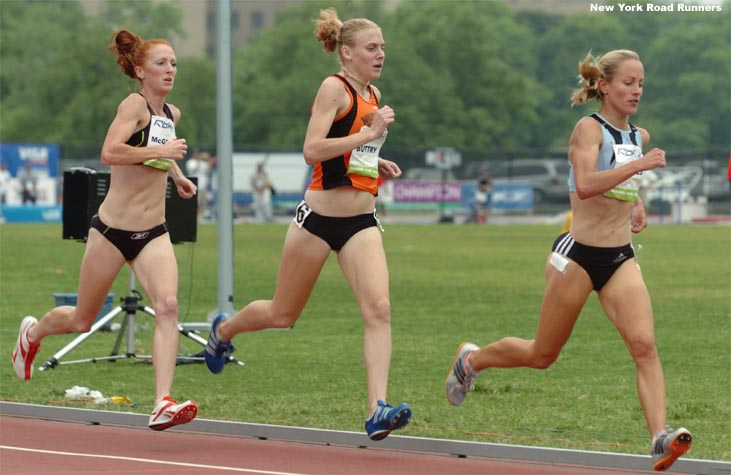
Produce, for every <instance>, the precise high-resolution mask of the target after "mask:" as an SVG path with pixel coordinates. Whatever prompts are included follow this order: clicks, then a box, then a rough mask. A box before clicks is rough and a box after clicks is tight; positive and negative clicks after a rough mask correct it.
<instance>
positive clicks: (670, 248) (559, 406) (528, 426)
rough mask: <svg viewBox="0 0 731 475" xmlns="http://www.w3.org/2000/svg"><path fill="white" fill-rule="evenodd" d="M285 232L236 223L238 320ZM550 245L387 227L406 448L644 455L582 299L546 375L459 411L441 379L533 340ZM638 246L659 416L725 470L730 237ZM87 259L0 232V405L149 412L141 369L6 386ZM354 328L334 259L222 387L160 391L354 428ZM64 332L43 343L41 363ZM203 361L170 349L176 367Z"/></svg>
mask: <svg viewBox="0 0 731 475" xmlns="http://www.w3.org/2000/svg"><path fill="white" fill-rule="evenodd" d="M216 231H217V229H216V227H215V226H214V225H202V226H200V227H199V229H198V242H197V243H195V244H190V243H186V244H181V245H178V246H176V252H177V254H178V260H179V264H180V293H179V300H180V310H181V321H185V322H202V321H205V320H206V315H207V314H208V313H209V312H210V311H211V310H213V309H214V308H216V306H217V305H216V304H217V254H216V245H217V237H216ZM284 233H285V226H284V225H281V224H273V225H250V224H249V225H246V224H244V225H236V226H235V228H234V235H235V251H234V254H235V255H234V258H235V263H234V264H235V275H234V287H235V302H234V304H235V306H236V307H237V308H240V307H242V306H243V305H245V304H246V303H248V302H249V301H250V300H252V299H255V298H269V297H270V296H271V295H272V291H273V285H274V280H275V276H276V272H277V267H278V264H279V256H280V251H281V245H282V240H283V237H284ZM557 233H558V229H557V228H555V227H553V226H543V225H536V226H530V225H497V226H453V225H436V224H435V225H406V224H402V225H390V226H387V227H386V232H385V234H384V236H383V237H384V242H385V246H386V252H387V255H388V259H389V266H390V273H391V276H390V277H391V293H392V298H391V300H392V311H393V360H392V367H391V378H390V386H389V400H390V401H392V402H394V403H398V402H400V401H408V402H409V403H410V404H411V405H412V406H413V409H414V417H413V420H412V423H411V425H409V427H408V428H407V429H406V430H405V431H403V432H401V433H402V434H403V435H408V436H416V437H419V436H423V437H434V438H445V439H459V440H472V441H480V442H491V443H506V444H519V445H530V446H544V447H561V448H572V449H579V450H597V451H609V452H616V453H632V454H643V455H644V454H647V453H648V450H649V435H648V434H647V433H646V427H645V422H644V419H643V415H642V411H641V409H640V406H639V403H638V400H637V395H636V389H635V376H634V365H633V362H632V360H631V358H630V357H629V355H628V353H627V351H626V349H625V348H624V345H623V343H622V341H621V339H620V337H619V335H618V334H617V332H616V331H615V330H614V328H613V327H612V326H611V324H610V323H609V322H608V320H607V319H606V318H605V317H604V315H603V313H602V311H601V308H600V306H599V304H598V301H597V299H596V297H595V296H592V297H591V298H590V299H589V302H588V304H587V305H586V307H585V309H584V312H583V313H582V316H581V318H580V319H579V322H578V324H577V326H576V328H575V330H574V334H573V336H572V338H571V339H570V341H569V343H568V344H567V345H566V347H565V349H564V351H563V353H562V355H561V357H560V358H559V360H558V361H557V362H556V363H555V364H554V365H553V366H552V367H551V368H549V369H548V370H546V371H537V370H530V369H511V370H491V371H486V372H484V373H483V374H482V375H481V376H480V378H479V379H478V380H477V384H476V389H475V391H474V392H473V393H470V394H469V396H468V397H467V400H466V401H465V403H464V404H463V406H461V407H460V408H453V407H452V406H450V405H449V404H448V403H447V401H446V399H445V397H444V394H443V393H444V390H443V384H444V378H445V376H446V373H447V371H448V369H449V366H450V364H451V362H452V358H453V355H454V351H455V349H456V347H457V345H458V344H459V343H460V342H461V341H463V340H471V341H474V342H477V343H479V344H482V345H484V344H487V343H488V342H491V341H493V340H496V339H498V338H500V337H502V336H506V335H514V336H521V337H528V338H530V337H532V335H533V334H534V331H535V324H536V319H537V312H538V308H539V305H540V300H541V296H542V293H543V285H544V282H543V267H544V262H545V258H546V256H547V255H548V251H549V248H550V245H551V243H552V242H553V239H554V238H555V237H556V235H557ZM635 244H642V245H643V251H642V252H641V254H640V256H639V260H640V264H641V266H642V269H643V272H644V275H645V279H646V281H647V284H648V287H649V289H650V293H651V295H652V297H653V306H654V312H655V319H656V337H657V342H658V348H659V352H660V356H661V359H662V362H663V367H664V371H665V379H666V384H667V398H668V420H669V422H670V423H671V424H674V425H676V426H677V425H683V426H685V427H687V428H688V429H690V430H691V431H692V432H693V435H694V446H693V449H692V451H691V452H690V453H689V454H688V456H689V457H690V458H696V459H708V460H726V461H728V460H731V228H729V227H728V226H715V225H654V226H651V227H650V228H648V229H647V230H645V231H644V232H643V233H641V234H640V235H639V236H637V237H636V239H635ZM83 250H84V246H83V244H80V243H77V242H71V241H64V240H62V239H61V226H60V225H9V224H5V225H2V226H0V259H1V260H0V316H1V317H0V348H2V351H1V352H0V353H1V354H2V358H4V359H5V364H2V365H0V377H1V378H2V379H1V382H0V396H1V397H2V398H3V399H4V400H6V401H15V402H26V403H35V404H47V405H64V406H73V407H87V406H88V407H94V408H96V407H98V408H101V409H105V410H120V411H133V412H139V413H149V412H150V411H151V410H152V403H153V375H152V367H151V366H150V365H149V364H147V363H146V362H143V361H135V360H131V359H128V360H122V361H117V362H114V363H111V362H99V363H96V364H92V363H84V364H73V365H61V366H59V367H57V368H56V369H54V370H51V371H45V372H39V371H36V372H35V375H34V378H33V380H31V381H29V382H21V381H19V380H18V379H17V378H16V377H15V376H14V374H13V371H12V368H11V365H10V356H11V352H12V347H13V345H14V342H15V339H16V335H17V330H18V324H19V322H20V320H21V319H22V317H23V316H24V315H26V314H33V315H42V314H43V313H45V312H46V311H47V310H49V309H50V308H51V307H52V306H53V304H54V299H53V293H54V292H76V290H77V289H76V286H77V280H78V269H79V264H80V262H81V256H82V253H83ZM102 265H103V263H102ZM128 287H129V273H128V270H126V269H125V270H123V272H122V273H121V274H120V276H119V278H118V279H117V281H116V282H115V286H114V288H113V289H112V291H113V292H115V293H116V295H117V297H119V296H123V295H126V294H127V293H128ZM145 303H146V302H145ZM119 320H120V322H121V317H119ZM137 322H138V328H137V332H136V335H135V336H136V341H135V347H136V348H137V351H138V354H149V352H150V335H151V329H152V326H153V321H152V319H151V318H150V317H148V316H146V315H140V316H138V317H137ZM362 332H363V325H362V322H361V319H360V315H359V313H358V309H357V306H356V304H355V301H354V298H353V296H352V293H351V292H350V289H349V288H348V286H347V284H346V282H345V279H344V278H343V277H342V275H341V274H340V270H339V268H338V266H337V262H336V260H335V259H334V256H331V259H330V261H329V262H328V263H327V265H326V266H325V269H324V271H323V273H322V275H321V277H320V280H319V282H318V284H317V286H316V288H315V291H314V294H313V296H312V299H311V300H310V303H309V304H308V306H307V307H306V309H305V311H304V313H303V315H302V317H301V318H300V320H299V321H298V322H297V324H296V325H295V327H294V329H293V330H290V331H264V332H259V333H256V334H250V335H239V336H238V337H237V338H236V339H235V341H234V343H235V344H236V345H237V348H238V350H237V351H236V353H235V356H237V357H238V358H240V359H241V360H242V361H244V362H245V366H243V367H240V366H234V365H227V366H226V369H225V370H224V372H223V373H222V374H220V375H217V376H214V375H211V374H209V373H208V371H207V370H206V368H205V366H204V365H202V364H191V365H181V366H179V367H178V369H177V372H176V380H175V386H174V390H173V396H174V397H177V398H179V399H186V398H191V399H195V400H196V401H197V402H198V403H199V405H200V413H199V416H200V417H202V418H206V419H222V420H234V421H245V422H254V423H267V424H278V425H293V426H306V427H315V428H323V429H337V430H348V431H362V430H363V421H364V419H365V416H366V409H367V404H366V388H365V374H364V369H363V365H362V359H361V350H362ZM75 336H76V335H75V334H68V335H62V336H55V337H50V338H48V339H46V340H45V341H44V342H43V346H42V348H41V350H40V354H39V356H38V359H37V364H36V367H38V366H39V365H40V364H42V363H43V362H45V361H47V359H48V358H50V357H51V355H53V354H55V353H56V352H57V351H58V350H60V349H61V348H62V347H64V346H65V345H66V344H67V343H68V342H70V341H71V340H73V338H74V337H75ZM116 336H117V335H116V334H115V333H104V332H100V333H97V334H95V335H93V336H92V337H91V338H89V339H88V340H87V341H86V342H84V343H83V344H82V345H80V346H79V347H78V348H76V349H74V350H73V351H72V352H71V353H69V354H68V355H66V356H65V357H64V358H63V359H62V362H63V361H71V360H75V359H80V358H89V357H94V356H106V355H108V354H109V353H110V352H111V350H112V348H113V346H114V343H115V340H116ZM202 336H203V337H206V336H207V335H205V334H204V335H202ZM201 350H202V347H201V346H200V345H199V344H198V343H196V342H194V341H192V340H190V339H187V338H185V337H183V338H181V349H180V352H181V354H193V353H197V352H199V351H201ZM74 385H79V386H87V387H89V388H91V389H93V390H98V391H101V392H102V393H103V394H104V395H105V396H107V397H110V396H127V397H128V398H129V399H131V400H132V401H134V403H135V405H134V406H131V407H130V406H115V405H114V404H107V405H103V406H97V405H93V404H89V403H80V402H72V401H66V400H64V391H65V390H66V389H69V388H71V387H72V386H74Z"/></svg>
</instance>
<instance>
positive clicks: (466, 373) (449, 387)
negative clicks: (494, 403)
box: [445, 342, 480, 406]
mask: <svg viewBox="0 0 731 475" xmlns="http://www.w3.org/2000/svg"><path fill="white" fill-rule="evenodd" d="M479 349H480V347H479V346H477V345H475V344H474V343H467V342H465V343H462V344H461V345H459V348H457V354H456V355H455V357H454V362H453V363H452V368H451V369H450V370H449V374H447V381H446V382H445V389H446V391H447V400H448V401H449V403H450V404H451V405H453V406H459V405H460V404H462V401H464V398H465V396H466V395H467V392H468V391H470V390H471V389H472V384H473V383H474V381H475V378H476V377H477V374H476V373H474V372H472V371H471V370H469V369H468V368H467V356H468V355H469V354H470V353H472V352H474V351H477V350H479Z"/></svg>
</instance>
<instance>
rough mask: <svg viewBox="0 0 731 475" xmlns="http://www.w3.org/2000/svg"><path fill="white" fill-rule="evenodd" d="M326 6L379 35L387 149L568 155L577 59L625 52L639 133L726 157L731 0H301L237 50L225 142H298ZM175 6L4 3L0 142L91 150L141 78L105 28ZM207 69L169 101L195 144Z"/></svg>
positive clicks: (167, 26)
mask: <svg viewBox="0 0 731 475" xmlns="http://www.w3.org/2000/svg"><path fill="white" fill-rule="evenodd" d="M234 1H236V0H234ZM536 1H539V0H536ZM330 6H334V7H335V8H337V10H338V13H339V15H340V17H341V18H342V19H348V18H352V17H360V16H365V17H368V18H370V19H372V20H374V21H376V22H377V23H378V24H379V25H380V26H381V27H382V29H383V34H384V38H385V40H386V62H385V68H384V71H383V74H382V76H381V78H380V79H379V80H378V81H377V83H376V84H377V86H378V87H379V88H380V89H381V91H382V93H383V98H382V102H383V103H385V104H389V105H390V106H391V107H393V108H394V110H395V111H396V115H397V120H396V122H395V123H394V125H393V126H392V127H391V128H390V130H389V137H388V144H387V145H388V146H389V147H392V148H393V150H401V151H406V150H409V151H420V152H419V153H420V154H421V153H422V152H423V150H424V149H429V148H434V147H442V146H450V147H455V148H457V149H460V150H465V151H467V152H468V154H472V155H482V156H490V155H491V154H494V153H496V152H498V151H499V152H501V153H503V152H505V151H520V150H538V151H548V150H556V149H561V148H565V147H566V144H567V141H568V137H569V135H570V134H571V130H572V128H573V125H574V123H575V122H576V120H577V119H578V118H579V117H580V116H581V115H584V114H587V113H589V112H591V111H592V110H594V109H595V108H596V106H588V107H587V106H584V107H578V108H571V107H570V104H569V96H570V94H571V91H572V90H573V89H574V88H575V87H576V85H577V74H578V70H577V65H578V62H579V60H581V59H582V58H583V57H584V56H585V55H586V54H587V53H588V52H589V51H591V52H592V53H593V54H595V55H599V54H602V53H604V52H606V51H608V50H611V49H617V48H627V49H633V50H635V51H637V52H638V53H639V54H640V56H641V58H642V61H643V63H644V65H645V76H646V81H645V88H644V95H643V98H642V105H641V106H640V109H639V112H638V114H637V115H636V116H635V117H633V122H634V123H636V124H638V125H640V126H642V127H645V128H647V129H648V130H649V131H650V133H651V135H652V144H653V145H655V146H658V147H661V148H664V149H666V150H668V152H669V153H672V152H673V151H675V152H696V151H701V152H702V153H703V154H704V155H706V156H707V155H709V154H710V155H714V156H715V157H716V158H718V157H720V158H723V157H728V153H729V146H730V144H731V2H729V1H728V0H727V1H725V2H724V3H723V4H722V5H721V6H722V11H721V12H687V13H681V12H677V11H676V12H673V13H669V12H668V13H648V12H644V13H635V14H629V13H627V12H619V10H618V9H615V12H613V13H596V12H594V13H592V12H590V11H589V7H588V2H587V8H586V11H579V12H575V13H571V14H568V15H559V14H554V13H551V12H542V11H540V12H539V11H514V10H513V9H512V8H511V7H510V6H509V5H508V4H507V3H505V2H504V1H502V0H418V1H417V0H405V1H403V2H401V3H399V4H398V5H397V6H396V8H393V9H388V8H386V5H385V2H383V1H381V0H365V1H348V0H330V1H326V2H323V1H314V0H305V1H303V2H301V3H298V4H296V5H293V6H292V7H290V8H289V9H287V10H285V11H283V12H282V13H281V14H280V15H279V17H278V19H277V23H276V25H275V26H273V27H272V28H269V29H266V30H263V31H262V32H260V34H259V35H258V37H257V38H256V39H255V40H254V41H252V42H251V43H250V44H248V45H247V46H246V47H241V48H238V49H236V50H235V51H234V52H233V57H232V61H233V65H232V67H233V96H234V97H233V102H234V104H233V116H234V124H233V140H234V148H235V150H241V151H244V150H262V149H271V150H281V151H294V150H300V149H301V147H302V143H303V141H304V133H305V129H306V126H307V121H308V119H309V111H310V106H311V101H312V99H313V98H314V95H315V93H316V91H317V89H318V87H319V85H320V82H321V81H322V79H323V78H324V76H326V75H328V74H331V73H334V72H336V71H337V70H338V64H337V59H336V57H335V55H333V54H329V55H328V54H325V53H324V52H322V50H321V47H320V45H319V44H318V43H317V42H316V41H315V39H314V36H313V30H314V23H313V20H314V19H315V18H316V17H317V15H318V13H319V10H320V9H322V8H327V7H330ZM184 7H185V3H179V4H178V3H175V2H169V3H158V2H155V3H151V2H148V1H135V2H115V1H111V2H108V3H107V4H106V6H105V8H103V9H101V13H100V14H98V15H96V16H86V15H85V14H84V12H83V10H82V8H81V7H80V5H79V4H78V3H77V2H71V1H66V2H51V1H48V2H46V1H34V2H30V1H22V0H10V1H7V0H6V1H3V2H2V8H1V9H0V103H1V105H2V107H0V141H3V142H53V143H59V144H61V145H62V156H64V157H66V156H69V155H72V154H73V152H71V150H89V151H91V152H89V153H90V154H91V155H90V156H95V154H96V153H97V152H98V149H99V148H100V147H101V142H102V141H103V140H104V136H105V134H106V129H107V127H108V125H109V123H110V121H111V119H112V118H113V116H114V114H115V112H116V106H117V105H118V103H119V102H120V100H121V99H122V98H123V97H124V96H125V95H126V94H128V93H129V92H131V91H134V90H135V87H136V84H135V81H133V80H130V79H129V78H126V77H125V76H124V75H123V74H121V73H120V71H119V68H118V66H117V64H116V63H115V62H114V57H113V55H112V54H111V53H110V52H109V50H108V44H109V41H110V38H111V35H112V33H113V32H114V31H115V30H116V29H118V28H122V27H124V28H127V29H130V30H132V31H134V32H135V33H138V34H140V35H141V36H142V37H143V38H158V37H163V38H166V37H171V35H173V34H177V35H183V36H184V35H185V31H183V29H182V27H181V24H182V16H183V12H182V10H181V9H182V8H184ZM215 75H216V64H215V59H209V58H200V57H180V56H179V57H178V76H177V79H176V85H175V89H174V91H173V92H172V93H171V94H170V96H169V100H170V102H172V103H174V104H175V105H177V106H178V107H179V108H180V109H181V110H182V112H183V117H182V121H181V123H180V124H179V126H178V135H179V136H181V137H184V138H186V139H187V140H188V142H189V144H190V145H191V147H193V148H204V149H210V150H215V142H216V129H215V122H216V104H215V102H216V91H215V87H216V80H215V79H216V78H215ZM64 150H65V151H66V152H64ZM384 150H385V149H384ZM75 153H81V152H75ZM422 156H423V155H422ZM69 158H87V157H69Z"/></svg>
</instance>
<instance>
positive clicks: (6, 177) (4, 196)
mask: <svg viewBox="0 0 731 475" xmlns="http://www.w3.org/2000/svg"><path fill="white" fill-rule="evenodd" d="M12 178H13V177H12V175H11V174H10V170H8V164H7V163H5V162H2V163H0V205H4V204H5V203H6V202H7V200H8V188H9V187H10V180H12Z"/></svg>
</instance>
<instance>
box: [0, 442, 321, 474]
mask: <svg viewBox="0 0 731 475" xmlns="http://www.w3.org/2000/svg"><path fill="white" fill-rule="evenodd" d="M0 449H5V450H16V451H20V452H34V453H42V454H53V455H66V456H69V457H87V458H100V459H109V460H126V461H129V462H143V463H154V464H160V465H174V466H177V467H194V468H206V469H215V470H226V471H229V472H243V473H257V474H262V475H307V474H304V473H298V472H273V471H271V470H255V469H251V468H238V467H224V466H220V465H203V464H197V463H183V462H171V461H167V460H154V459H143V458H137V457H120V456H117V455H99V454H83V453H75V452H59V451H56V450H40V449H29V448H25V447H13V446H9V445H0Z"/></svg>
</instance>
